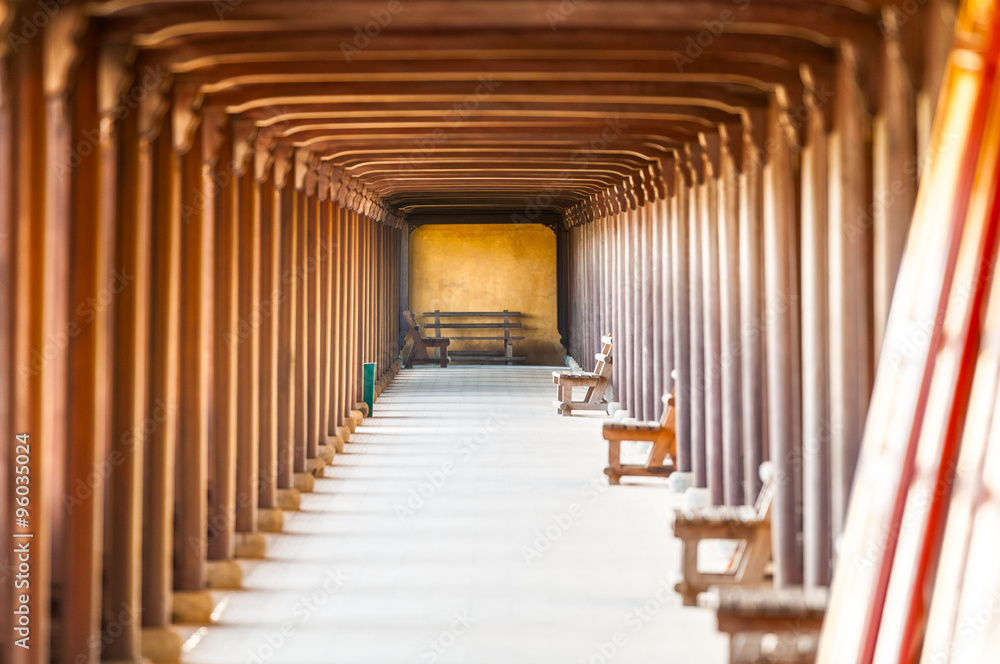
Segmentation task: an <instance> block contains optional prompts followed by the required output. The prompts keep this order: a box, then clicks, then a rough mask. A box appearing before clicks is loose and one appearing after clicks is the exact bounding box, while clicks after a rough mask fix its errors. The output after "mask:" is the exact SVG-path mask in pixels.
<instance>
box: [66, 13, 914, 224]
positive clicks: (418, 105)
mask: <svg viewBox="0 0 1000 664" xmlns="http://www.w3.org/2000/svg"><path fill="white" fill-rule="evenodd" d="M893 4H896V3H893ZM914 4H916V0H914ZM85 10H86V12H87V13H88V14H89V15H90V17H91V20H96V21H98V22H99V23H100V24H101V25H102V30H103V38H102V48H104V49H105V50H106V52H107V54H108V55H110V56H111V58H112V59H113V58H116V57H117V58H119V59H120V58H121V57H122V55H123V54H127V57H129V58H131V57H135V58H136V59H137V60H136V63H137V65H138V67H137V69H136V70H137V71H140V72H146V74H145V76H146V77H148V78H149V80H150V81H151V83H150V85H152V86H156V85H160V82H161V81H162V80H163V79H164V75H167V76H166V79H167V80H169V79H170V76H169V75H172V76H173V86H172V88H171V92H170V94H172V95H174V102H173V103H174V104H175V107H176V108H179V109H181V110H185V111H186V109H190V117H191V118H197V119H199V121H204V122H206V123H208V124H211V125H214V126H216V127H218V126H221V125H224V124H225V123H226V121H227V120H228V121H230V122H231V123H232V127H233V128H234V131H235V135H236V136H237V138H238V139H240V140H243V141H245V142H246V145H247V146H250V147H251V149H259V147H260V146H261V145H264V146H265V149H267V150H272V151H273V150H288V147H287V146H291V147H294V148H295V155H296V156H295V158H296V159H297V160H299V161H301V160H315V163H316V164H317V167H316V170H317V172H319V173H320V182H321V184H323V185H325V183H329V184H330V186H331V187H332V188H333V191H334V194H335V195H336V193H335V192H336V188H337V187H349V188H351V189H353V190H355V191H358V192H364V195H365V196H367V197H369V198H371V199H372V200H375V201H377V204H378V206H379V207H380V208H381V209H382V210H383V212H384V213H386V214H389V215H393V216H397V217H402V216H407V215H421V214H424V215H426V214H434V215H440V214H445V213H459V214H468V213H471V212H476V213H492V214H493V216H494V218H502V216H503V215H510V216H512V218H513V216H514V215H517V214H519V213H520V214H522V215H523V214H525V213H526V212H527V213H528V217H529V219H530V217H531V216H537V215H538V214H540V213H541V212H548V213H555V214H565V213H566V211H567V210H569V209H570V208H572V207H573V206H574V205H578V204H580V203H582V202H584V201H585V200H591V201H595V200H604V201H606V204H607V205H609V206H611V207H612V208H614V207H617V206H618V205H622V206H624V205H629V206H635V205H636V201H637V200H638V202H639V203H641V202H642V200H644V199H648V198H652V197H662V196H663V195H664V194H663V189H664V188H665V187H669V186H670V183H669V182H664V181H663V179H662V175H661V174H662V173H663V172H667V169H668V166H669V167H672V165H673V162H672V161H671V160H673V159H674V158H675V157H676V156H678V155H681V156H683V155H684V154H686V153H689V151H690V150H691V148H692V146H693V147H695V148H698V147H699V146H701V148H702V149H704V153H705V154H706V155H708V156H707V157H706V159H705V162H706V163H707V164H708V165H709V167H710V165H711V155H712V152H713V150H715V151H717V150H718V146H719V142H720V140H721V141H722V142H726V141H728V142H729V144H728V147H729V148H730V149H731V150H732V151H733V153H734V154H737V153H739V152H740V151H741V149H742V144H743V134H744V132H743V130H744V129H749V130H751V131H753V132H756V133H757V134H758V135H762V134H763V127H762V126H761V125H762V122H761V120H760V118H761V117H762V115H763V114H764V111H765V110H766V109H767V107H768V104H769V103H770V101H771V99H775V100H776V102H777V103H778V104H780V105H781V106H783V107H784V108H785V110H786V111H788V114H787V117H789V118H793V119H794V118H795V117H796V116H795V112H796V110H797V109H800V108H805V106H804V104H806V103H807V102H809V99H810V97H812V98H815V97H817V96H818V97H820V98H822V96H823V95H824V94H825V91H826V90H828V89H829V88H830V85H831V83H830V80H831V77H832V76H833V72H834V65H835V61H836V58H837V53H838V49H840V48H841V47H847V48H848V49H850V51H851V53H853V57H856V58H857V60H858V62H859V63H861V65H862V67H861V72H860V74H861V79H862V84H863V85H864V84H865V72H864V66H865V64H866V63H872V62H875V61H877V60H878V56H877V54H876V53H875V52H874V51H868V50H867V49H868V48H869V46H868V45H872V47H873V48H874V45H876V44H877V43H878V39H877V37H879V36H880V30H883V29H885V26H886V25H887V23H886V17H887V16H888V17H889V23H888V24H891V25H898V24H903V23H905V21H906V18H907V16H906V7H905V4H900V6H899V7H898V8H892V9H887V8H886V6H884V3H883V2H876V1H872V0H868V1H862V0H837V1H825V2H814V1H800V0H712V1H697V0H676V1H668V0H562V1H561V2H560V1H559V0H552V1H551V2H549V1H543V0H489V1H486V0H281V1H275V0H204V1H191V0H176V1H171V2H167V1H159V2H148V1H142V0H114V1H108V2H94V3H90V4H87V5H86V6H85ZM916 37H917V36H914V39H913V40H912V42H911V43H917V40H916ZM902 44H903V46H904V48H905V46H906V45H907V41H906V39H905V38H904V41H903V42H902ZM908 60H909V61H910V62H913V63H914V65H913V66H917V65H916V62H917V60H916V58H908ZM914 76H915V78H918V79H919V76H917V75H916V74H914ZM137 82H142V81H137ZM143 85H144V86H145V83H143ZM149 92H150V93H151V94H152V93H153V91H152V90H149ZM869 93H870V95H869V96H870V97H871V98H874V96H875V91H873V90H871V91H869ZM226 116H228V118H227V117H226ZM183 117H184V115H183V114H182V115H181V118H183ZM191 126H194V123H192V125H191ZM190 131H192V130H191V129H190V127H187V126H180V127H177V126H175V135H178V134H180V136H181V138H182V139H183V137H184V134H185V132H190ZM789 131H790V133H794V126H792V127H790V128H789ZM239 147H240V146H239V145H238V146H237V149H239ZM668 162H669V163H668ZM698 168H699V167H698V166H695V167H694V169H693V170H694V171H695V172H694V177H697V172H696V171H697V169H698ZM669 172H673V170H672V168H671V170H670V171H669Z"/></svg>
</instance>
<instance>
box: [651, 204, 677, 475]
mask: <svg viewBox="0 0 1000 664" xmlns="http://www.w3.org/2000/svg"><path fill="white" fill-rule="evenodd" d="M664 193H665V192H664ZM673 198H675V196H674V197H670V198H668V197H666V196H661V198H660V199H659V200H658V201H656V217H657V225H658V226H659V227H660V245H661V247H660V252H661V253H660V256H661V262H662V263H663V267H662V269H661V279H662V282H663V283H662V286H661V288H662V294H661V297H662V299H663V302H662V304H661V317H662V318H663V322H662V328H663V337H662V341H661V352H662V355H663V373H662V376H661V382H660V385H661V388H662V390H663V393H664V394H666V393H668V392H670V393H675V394H676V390H677V384H676V383H675V382H674V379H673V377H672V374H673V371H674V369H675V368H676V366H677V362H676V359H675V357H674V334H675V329H676V328H675V326H674V246H673V233H674V230H673V228H674V224H673V220H672V217H671V212H670V211H671V207H672V206H673V204H674V201H673ZM661 408H662V406H661ZM657 412H662V411H657ZM675 423H676V422H675ZM674 462H675V463H676V462H677V460H676V459H674Z"/></svg>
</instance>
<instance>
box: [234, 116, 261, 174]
mask: <svg viewBox="0 0 1000 664" xmlns="http://www.w3.org/2000/svg"><path fill="white" fill-rule="evenodd" d="M232 125H233V173H234V174H235V175H237V176H239V175H243V174H244V173H245V172H246V170H247V167H248V166H249V165H250V158H251V157H252V156H253V155H254V153H255V152H256V147H255V145H254V142H255V141H256V139H257V127H256V125H254V123H253V122H252V121H250V120H242V119H238V120H233V122H232Z"/></svg>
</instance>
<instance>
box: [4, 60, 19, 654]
mask: <svg viewBox="0 0 1000 664" xmlns="http://www.w3.org/2000/svg"><path fill="white" fill-rule="evenodd" d="M11 59H12V58H11V57H10V56H8V54H7V52H6V51H4V50H3V49H0V376H13V375H14V372H13V371H12V370H11V367H12V365H11V359H12V357H11V352H12V348H11V346H12V341H13V335H14V327H15V326H14V315H13V314H14V301H13V291H12V286H13V282H14V278H13V254H12V249H13V245H14V237H15V235H14V230H15V225H14V224H15V222H14V220H15V217H16V216H17V212H16V208H15V207H14V201H13V194H14V185H15V182H16V176H15V170H14V167H13V164H14V116H13V112H14V109H13V106H14V103H15V100H14V99H13V93H14V90H13V89H12V83H13V81H12V80H11V72H10V64H11V62H10V61H11ZM12 392H13V390H12V381H9V380H3V381H0V431H2V432H3V435H4V436H7V437H8V440H11V439H12V437H13V436H16V435H17V432H15V431H14V429H13V426H12V420H11V406H12V405H13V403H12ZM9 478H10V458H9V457H8V458H5V459H2V460H0V510H2V514H0V533H4V534H5V535H6V534H7V533H13V532H14V530H13V524H14V518H16V517H15V516H14V514H13V510H14V508H16V507H17V504H16V503H15V502H13V501H12V498H13V496H12V493H11V490H12V488H13V487H12V485H11V480H10V479H9ZM0 560H5V561H10V560H11V554H10V552H7V553H5V554H4V555H3V556H2V557H0ZM13 612H14V597H13V592H10V591H8V590H7V588H6V587H5V588H4V590H3V591H2V592H0V630H3V633H4V634H13V628H14V625H13V621H12V617H13ZM13 641H14V639H9V638H8V639H4V641H3V643H0V658H3V660H4V661H7V662H9V661H12V660H13V658H14V653H13V650H14V648H15V646H14V644H13Z"/></svg>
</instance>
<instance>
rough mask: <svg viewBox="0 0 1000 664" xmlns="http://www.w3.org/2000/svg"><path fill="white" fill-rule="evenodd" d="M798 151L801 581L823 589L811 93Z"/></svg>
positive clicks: (821, 348) (822, 440) (819, 273)
mask: <svg viewBox="0 0 1000 664" xmlns="http://www.w3.org/2000/svg"><path fill="white" fill-rule="evenodd" d="M807 103H809V105H810V113H809V118H808V120H807V124H806V128H805V129H806V130H805V134H806V138H805V140H806V144H805V146H804V148H803V150H802V173H801V177H802V234H801V242H802V303H801V307H802V480H803V487H804V490H803V496H802V529H803V579H804V582H805V585H807V586H809V587H816V586H827V585H829V584H830V577H831V575H832V568H831V556H832V554H833V551H832V535H833V533H832V531H831V528H830V423H829V417H830V411H829V393H828V383H829V373H828V359H829V355H828V352H829V349H828V346H827V332H828V330H829V316H828V314H829V295H828V292H827V247H828V232H829V231H828V228H827V213H828V200H827V187H828V184H829V176H828V174H827V166H828V155H827V144H826V140H827V139H826V129H827V128H826V121H825V117H824V114H823V110H822V108H821V107H820V105H819V100H818V99H817V98H816V96H815V94H814V93H813V92H812V91H811V90H810V92H809V93H808V94H807Z"/></svg>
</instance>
